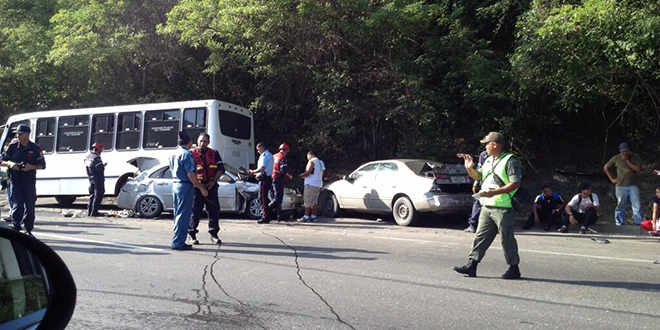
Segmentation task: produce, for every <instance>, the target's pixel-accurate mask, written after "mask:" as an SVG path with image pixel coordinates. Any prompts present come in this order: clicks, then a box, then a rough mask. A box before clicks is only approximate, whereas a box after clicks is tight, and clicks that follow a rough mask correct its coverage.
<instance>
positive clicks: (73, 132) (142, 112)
mask: <svg viewBox="0 0 660 330" xmlns="http://www.w3.org/2000/svg"><path fill="white" fill-rule="evenodd" d="M19 124H27V125H29V126H30V129H31V133H30V141H33V142H35V143H36V144H37V145H39V146H40V147H41V148H42V149H43V151H44V157H45V159H46V169H44V170H40V171H37V196H39V197H55V198H56V199H57V201H58V203H60V204H61V205H63V206H67V205H70V204H71V203H73V201H75V198H76V197H78V196H86V195H88V194H89V191H88V187H89V182H88V180H87V172H86V171H85V165H84V159H85V156H86V154H87V153H88V152H89V149H90V147H91V145H92V144H93V143H95V142H100V143H102V144H103V146H104V147H105V150H104V151H103V154H102V155H101V157H102V159H103V162H106V163H107V166H106V169H105V178H106V179H105V191H106V195H116V194H118V193H119V189H120V188H121V185H123V184H124V183H125V182H126V180H127V179H128V177H130V176H133V175H134V173H135V171H136V167H135V166H133V165H130V164H129V163H128V161H130V160H131V159H135V158H138V157H146V158H153V159H156V160H158V161H167V160H168V159H169V156H170V155H171V154H172V153H173V151H174V149H175V148H176V146H177V140H178V131H179V130H184V131H186V132H187V133H188V135H190V137H191V138H192V139H193V140H194V141H195V142H194V143H196V141H197V136H198V135H199V134H200V133H201V132H207V133H209V135H210V136H211V143H210V146H211V148H214V149H216V150H218V151H219V152H220V156H221V157H222V160H223V161H224V162H225V163H226V164H229V165H231V166H233V167H235V168H239V167H245V168H249V167H250V166H253V164H254V163H255V160H254V156H255V155H254V128H253V118H252V113H251V112H250V111H249V110H247V109H245V108H243V107H240V106H237V105H234V104H231V103H227V102H222V101H218V100H201V101H186V102H169V103H153V104H138V105H123V106H111V107H101V108H86V109H71V110H52V111H40V112H32V113H23V114H18V115H14V116H11V117H9V119H8V120H7V124H6V125H5V130H4V132H3V133H2V137H1V140H0V143H1V144H0V145H2V150H5V147H6V146H7V145H8V144H9V142H10V141H11V140H12V137H13V134H11V132H13V130H14V129H15V128H16V126H18V125H19Z"/></svg>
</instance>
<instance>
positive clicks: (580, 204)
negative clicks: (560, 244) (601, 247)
mask: <svg viewBox="0 0 660 330" xmlns="http://www.w3.org/2000/svg"><path fill="white" fill-rule="evenodd" d="M564 210H565V211H566V215H567V216H568V217H564V220H563V225H562V226H561V228H559V232H561V233H565V232H567V231H568V225H569V223H570V224H579V225H580V234H585V233H586V232H587V229H589V226H590V225H593V224H594V223H596V221H597V220H598V216H599V214H600V202H599V200H598V195H596V194H595V193H594V192H592V191H591V185H590V184H589V183H583V184H580V192H579V193H577V194H576V195H575V196H573V198H571V200H570V201H569V202H568V204H566V207H565V208H564Z"/></svg>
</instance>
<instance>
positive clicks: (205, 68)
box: [0, 0, 660, 172]
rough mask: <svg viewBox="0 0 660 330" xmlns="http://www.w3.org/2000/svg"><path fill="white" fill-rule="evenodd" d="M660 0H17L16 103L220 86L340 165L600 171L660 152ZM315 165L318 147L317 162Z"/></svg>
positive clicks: (109, 98) (6, 17) (177, 96)
mask: <svg viewBox="0 0 660 330" xmlns="http://www.w3.org/2000/svg"><path fill="white" fill-rule="evenodd" d="M659 39H660V5H659V4H658V2H657V1H642V0H586V1H579V0H535V1H529V0H497V1H496V0H488V1H467V0H452V1H450V0H438V1H416V0H380V1H375V0H297V1H291V0H268V1H264V0H240V1H236V0H199V1H186V0H180V1H174V0H159V1H155V0H143V1H130V0H124V1H110V0H85V1H71V0H58V1H45V0H39V1H34V0H0V91H1V92H0V117H1V118H0V119H2V120H3V121H4V120H6V118H7V117H8V116H9V115H11V114H14V113H19V112H26V111H35V110H42V109H61V108H69V107H82V106H103V105H115V104H131V103H142V102H158V101H174V100H192V99H206V98H216V99H221V100H225V101H229V102H233V103H236V104H240V105H243V106H247V107H249V108H250V109H251V110H252V111H254V113H255V132H256V134H257V139H259V140H264V141H267V142H271V143H272V144H273V145H274V144H276V143H279V142H280V141H282V140H286V141H288V142H289V143H290V144H291V145H292V146H293V148H294V152H293V155H292V156H293V158H294V159H293V160H292V164H295V163H296V159H297V160H300V161H299V163H301V164H303V163H304V162H303V161H302V159H303V157H304V152H303V150H306V149H308V148H313V149H315V150H318V151H319V153H320V155H321V157H322V158H324V159H325V160H326V163H328V164H329V165H330V166H333V165H334V166H335V167H343V168H352V167H354V166H355V165H357V164H358V163H360V161H366V160H373V159H382V158H389V157H409V158H410V157H429V158H436V159H443V158H447V157H450V156H451V155H452V154H454V153H455V152H456V151H457V150H462V151H472V152H477V151H478V148H479V145H478V139H479V138H480V137H482V136H483V135H484V134H485V133H487V132H488V131H490V130H499V131H502V132H504V133H505V134H506V135H507V136H509V137H511V141H510V143H511V147H512V149H513V150H514V151H515V152H516V153H518V154H520V155H521V156H522V157H524V159H525V160H526V164H527V166H528V167H530V168H533V169H536V168H567V169H569V170H571V171H578V172H579V171H586V172H597V171H599V170H600V167H601V166H602V163H603V162H604V161H605V160H606V159H607V158H608V157H609V156H611V155H612V154H614V153H616V145H618V143H619V142H621V141H623V140H626V141H628V142H629V143H630V144H631V145H632V146H633V148H634V150H636V151H639V152H641V153H642V154H643V156H644V158H645V160H646V162H648V163H649V164H648V166H649V167H651V166H652V165H657V164H652V163H653V162H657V159H659V158H660V157H657V155H659V154H660V144H658V142H657V141H658V138H659V137H660V134H659V133H660V90H659V86H660V57H659V52H660V49H659V47H658V45H660V40H659ZM300 166H302V165H300Z"/></svg>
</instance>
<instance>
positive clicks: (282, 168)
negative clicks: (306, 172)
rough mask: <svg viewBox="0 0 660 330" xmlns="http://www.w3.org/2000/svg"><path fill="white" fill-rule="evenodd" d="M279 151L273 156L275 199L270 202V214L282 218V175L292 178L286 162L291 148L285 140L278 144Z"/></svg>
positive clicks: (278, 218)
mask: <svg viewBox="0 0 660 330" xmlns="http://www.w3.org/2000/svg"><path fill="white" fill-rule="evenodd" d="M279 149H280V152H278V153H276V154H275V155H274V156H273V175H272V176H273V191H274V192H275V199H274V200H273V201H271V202H270V205H269V206H270V209H271V214H276V215H277V220H282V199H283V198H284V176H287V177H289V179H291V178H292V176H291V173H289V166H288V165H287V162H286V155H287V154H288V153H289V151H290V150H291V149H290V148H289V145H288V144H286V142H282V144H281V145H280V148H279Z"/></svg>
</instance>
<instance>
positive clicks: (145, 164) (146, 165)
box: [126, 157, 161, 172]
mask: <svg viewBox="0 0 660 330" xmlns="http://www.w3.org/2000/svg"><path fill="white" fill-rule="evenodd" d="M126 162H127V163H129V164H131V165H133V166H135V168H137V169H138V172H142V171H144V170H148V169H150V168H152V167H154V166H156V165H158V164H160V163H161V161H160V160H158V159H156V158H153V157H135V158H131V159H129V160H127V161H126Z"/></svg>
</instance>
